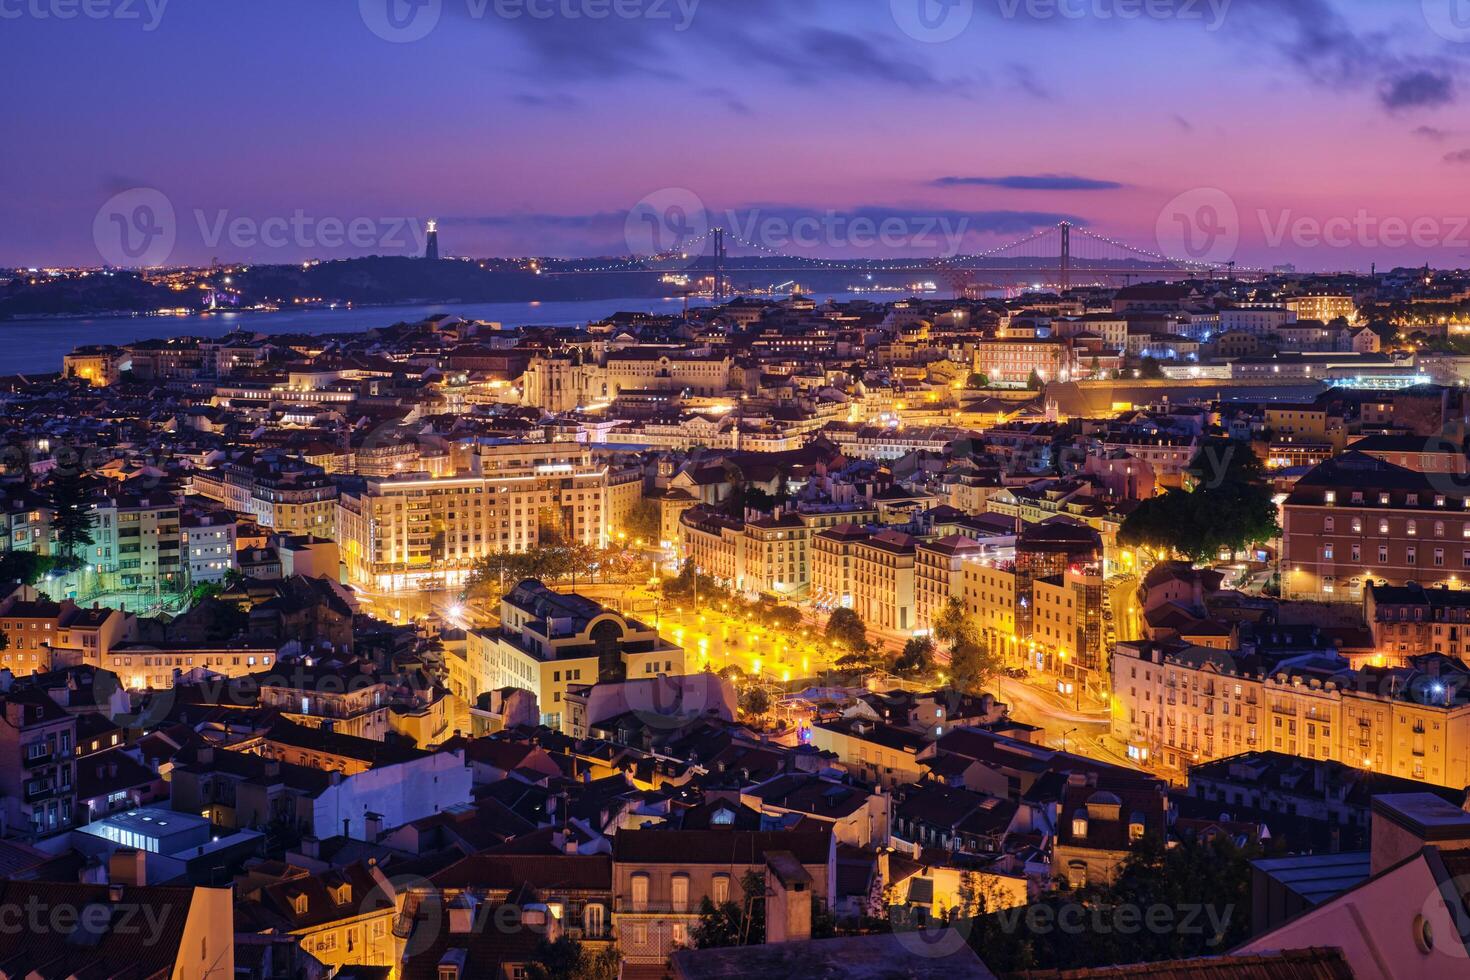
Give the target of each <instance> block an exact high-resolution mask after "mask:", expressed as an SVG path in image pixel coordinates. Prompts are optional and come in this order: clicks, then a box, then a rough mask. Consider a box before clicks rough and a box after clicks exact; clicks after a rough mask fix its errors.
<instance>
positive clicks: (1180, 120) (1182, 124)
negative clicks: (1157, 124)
mask: <svg viewBox="0 0 1470 980" xmlns="http://www.w3.org/2000/svg"><path fill="white" fill-rule="evenodd" d="M1169 118H1170V119H1172V120H1173V121H1174V125H1176V126H1178V127H1179V128H1180V129H1182V130H1184V131H1185V132H1186V133H1192V132H1194V123H1192V122H1190V121H1189V120H1188V119H1185V118H1184V117H1183V116H1181V115H1180V114H1179V113H1177V112H1172V113H1170V114H1169Z"/></svg>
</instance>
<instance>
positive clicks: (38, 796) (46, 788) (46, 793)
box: [25, 779, 57, 803]
mask: <svg viewBox="0 0 1470 980" xmlns="http://www.w3.org/2000/svg"><path fill="white" fill-rule="evenodd" d="M56 792H57V789H56V783H55V782H54V781H53V780H50V779H33V780H31V781H30V782H28V783H26V785H25V801H26V802H27V803H34V802H36V801H37V800H44V799H46V798H47V797H50V796H55V795H56Z"/></svg>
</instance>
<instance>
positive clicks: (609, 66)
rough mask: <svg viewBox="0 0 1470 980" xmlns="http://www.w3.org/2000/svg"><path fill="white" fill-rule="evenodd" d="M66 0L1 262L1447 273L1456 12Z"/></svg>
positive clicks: (1041, 3) (2, 151) (52, 37)
mask: <svg viewBox="0 0 1470 980" xmlns="http://www.w3.org/2000/svg"><path fill="white" fill-rule="evenodd" d="M88 2H90V3H92V4H93V5H94V7H93V10H94V12H98V13H111V14H116V16H105V17H95V18H94V17H88V16H86V15H85V14H81V13H79V14H78V15H77V16H75V17H73V18H69V19H62V18H60V17H59V16H57V15H58V14H60V13H64V12H67V11H69V10H70V9H71V5H72V4H79V3H80V0H0V64H3V65H4V66H5V68H4V70H3V77H5V78H7V79H8V80H9V82H10V84H9V85H8V86H7V89H8V94H9V95H10V98H9V99H8V100H7V112H6V116H7V118H6V122H5V131H6V135H5V138H4V139H3V140H0V179H3V181H4V188H5V193H4V194H3V195H0V228H3V229H4V231H3V233H0V264H16V265H44V264H61V263H78V264H100V263H101V262H102V261H103V259H104V258H110V259H112V260H113V261H117V258H116V256H117V244H118V242H117V241H116V236H117V235H120V234H122V233H123V231H124V230H129V231H131V230H132V229H130V228H129V225H130V224H132V223H135V222H141V224H138V225H137V229H136V233H137V234H143V233H145V232H146V233H148V234H150V235H152V234H153V233H154V232H157V231H159V230H160V229H164V230H167V231H168V233H169V234H168V235H167V237H166V238H164V239H160V240H161V241H163V242H164V246H160V248H162V251H159V249H154V250H153V251H152V252H144V251H142V250H141V249H140V251H138V252H137V253H136V254H139V255H144V256H145V258H144V259H143V260H142V261H158V260H162V261H168V262H175V263H177V262H207V261H209V260H210V259H211V258H212V257H216V256H217V257H219V258H221V259H224V260H227V261H228V260H250V261H260V262H287V261H300V260H302V259H304V258H309V257H323V258H325V257H336V256H343V255H351V254H365V253H372V252H382V253H396V254H411V253H414V252H416V251H418V249H419V247H420V246H419V239H418V233H419V230H420V229H419V228H418V222H419V221H421V220H422V219H424V218H428V217H437V218H438V219H439V220H440V227H441V241H442V248H443V251H444V252H445V253H446V254H456V255H476V256H485V255H530V254H550V255H615V254H627V253H628V252H629V251H630V249H631V250H634V251H643V250H646V248H644V246H646V244H647V240H648V239H649V235H650V231H649V228H648V227H647V226H645V225H643V224H641V223H640V221H639V220H638V217H637V214H638V212H637V211H636V209H638V208H639V207H640V202H647V203H646V204H645V205H644V206H645V207H647V206H650V205H651V207H652V209H653V211H654V213H656V214H657V215H658V217H659V219H660V220H663V221H672V223H675V224H680V223H679V221H678V216H679V215H681V214H682V215H683V216H684V218H683V222H682V224H680V227H683V228H687V229H688V230H689V231H690V233H697V232H698V231H699V230H702V228H704V227H706V226H708V225H709V224H711V223H714V224H720V225H726V226H730V227H734V228H736V229H737V234H740V236H741V237H747V238H753V239H755V240H757V241H758V242H760V243H761V244H763V245H765V246H767V247H769V248H774V249H775V250H777V251H781V252H794V253H797V254H806V255H819V256H850V255H888V254H897V255H933V254H943V253H945V252H953V251H954V250H956V249H959V250H962V251H964V252H973V251H978V250H982V249H986V248H990V247H993V246H995V245H998V244H1001V243H1004V242H1006V241H1010V240H1012V239H1015V238H1019V237H1021V236H1023V235H1025V234H1027V233H1028V232H1030V231H1031V230H1033V229H1039V228H1042V227H1044V226H1046V225H1048V224H1051V223H1054V222H1055V221H1058V220H1061V219H1063V218H1067V219H1070V220H1072V221H1074V222H1076V223H1078V224H1079V225H1082V226H1085V227H1087V228H1089V229H1091V230H1094V231H1097V232H1100V233H1103V234H1106V235H1109V236H1112V237H1114V238H1117V239H1121V240H1124V241H1127V242H1129V243H1131V244H1134V245H1137V246H1140V247H1144V248H1148V249H1152V250H1158V251H1164V252H1167V253H1168V254H1170V255H1175V256H1179V257H1189V256H1191V255H1192V256H1196V257H1202V258H1207V259H1210V260H1212V261H1215V260H1223V259H1225V258H1235V259H1237V260H1238V261H1240V262H1241V263H1242V264H1252V265H1268V266H1269V265H1276V264H1279V263H1286V262H1291V263H1295V264H1297V265H1298V266H1299V267H1301V268H1303V269H1346V268H1366V267H1367V265H1368V263H1369V262H1373V261H1376V262H1378V263H1379V265H1380V267H1382V266H1386V265H1391V264H1419V263H1423V262H1426V261H1427V262H1432V263H1435V264H1437V265H1441V266H1455V265H1458V266H1470V220H1467V219H1470V194H1467V193H1466V191H1465V188H1466V187H1467V183H1470V116H1467V114H1466V111H1465V108H1466V107H1465V102H1466V100H1467V99H1470V88H1467V85H1470V77H1467V75H1470V16H1467V18H1466V20H1465V21H1464V23H1465V24H1466V27H1465V28H1464V29H1463V30H1462V29H1460V28H1458V27H1457V26H1456V25H1457V23H1459V21H1456V20H1454V19H1452V17H1451V14H1452V13H1453V10H1452V9H1451V8H1452V7H1455V6H1456V5H1463V6H1464V7H1466V8H1467V9H1466V13H1467V15H1470V3H1463V4H1462V0H1423V3H1422V4H1421V0H1392V2H1385V0H1232V2H1229V3H1226V2H1225V0H1214V3H1213V5H1212V4H1211V2H1210V0H1175V2H1172V3H1171V2H1170V0H1152V9H1154V10H1156V11H1157V12H1160V13H1168V12H1170V11H1172V12H1173V16H1167V17H1149V16H1146V15H1145V16H1142V17H1124V16H1122V15H1124V14H1127V13H1129V12H1131V11H1134V10H1145V11H1146V10H1148V9H1150V4H1149V2H1148V0H973V3H966V2H964V0H893V2H892V3H890V2H889V0H700V2H698V3H696V2H695V0H412V2H411V0H361V2H358V0H208V2H199V0H171V2H165V0H151V3H152V6H151V7H150V6H149V2H148V0H88ZM946 2H948V3H951V4H953V6H952V7H946V6H945V4H946ZM681 3H682V6H681ZM108 4H112V6H111V7H109V6H108ZM160 4H162V8H161V10H160ZM390 5H391V6H392V7H393V11H396V14H397V19H390V16H389V14H390V12H393V11H390ZM691 8H692V9H691ZM921 8H924V9H921ZM619 10H621V11H622V12H623V13H624V14H637V15H639V16H618V15H617V13H616V11H619ZM603 11H609V12H613V13H612V14H611V16H607V17H604V18H596V17H595V16H594V15H596V14H598V13H601V12H603ZM568 13H574V14H577V15H578V16H568ZM43 14H44V15H45V16H41V15H43ZM533 14H535V15H538V16H533ZM546 14H549V15H550V16H539V15H546ZM691 14H692V16H691ZM951 34H953V35H954V36H953V37H948V38H947V39H946V37H947V36H948V35H951ZM380 35H385V36H386V37H385V36H380ZM417 35H422V36H421V37H419V36H417ZM388 38H391V39H388ZM139 189H144V190H139ZM150 192H156V193H150ZM118 195H121V196H118ZM159 195H161V198H160V197H159ZM160 199H161V200H162V201H164V202H166V208H161V207H159V206H158V201H159V200H160ZM140 202H143V203H147V204H148V206H149V208H150V210H149V211H147V212H146V213H145V214H142V215H141V217H140V214H139V211H138V205H139V203H140ZM674 208H681V209H682V210H673V209H674ZM695 209H698V210H699V211H700V212H707V213H694V214H691V211H693V210H695ZM169 210H171V211H172V212H173V214H172V219H171V220H170V218H169V216H168V214H167V211H169ZM630 211H633V212H634V213H635V217H634V220H633V221H632V222H629V221H628V215H629V213H630ZM671 215H673V219H671V218H670V216H671ZM407 219H412V220H413V223H414V225H413V227H412V228H410V227H409V226H408V225H406V224H405V221H406V220H407ZM119 222H121V224H119ZM630 228H631V229H632V230H631V232H630V231H629V229H630ZM884 228H886V229H887V231H888V232H889V233H888V234H886V235H884V236H882V237H881V238H877V239H874V237H873V236H872V235H871V234H870V232H872V231H877V230H882V229H884ZM675 230H677V229H675ZM661 231H668V229H661ZM675 240H677V239H675ZM170 242H171V247H166V246H168V245H169V243H170ZM664 243H665V244H667V243H668V242H667V240H665V242H664ZM732 251H735V252H737V253H741V254H744V253H746V252H748V249H746V248H744V247H739V248H734V249H732ZM128 254H134V253H128ZM127 264H132V263H127Z"/></svg>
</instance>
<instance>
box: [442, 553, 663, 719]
mask: <svg viewBox="0 0 1470 980" xmlns="http://www.w3.org/2000/svg"><path fill="white" fill-rule="evenodd" d="M500 623H501V625H500V627H499V628H498V629H488V630H471V631H470V634H469V638H468V644H467V648H466V657H467V661H468V666H469V673H470V693H471V695H472V696H473V697H476V698H478V697H479V695H480V694H481V693H483V692H485V691H494V690H498V689H500V688H505V687H517V688H521V689H522V690H526V691H530V692H531V693H532V694H534V695H536V703H537V704H538V705H539V706H540V709H541V723H542V724H543V725H546V726H547V727H548V728H554V729H559V730H570V729H571V727H572V720H573V719H572V716H571V714H570V713H569V712H568V710H567V709H566V708H565V707H564V705H565V702H564V698H565V696H566V693H567V689H568V688H569V687H584V686H587V685H591V684H598V683H620V682H622V681H626V680H637V679H646V678H652V677H657V676H659V675H660V674H663V675H668V676H675V675H682V674H683V673H684V651H683V649H682V648H680V647H676V646H674V645H673V644H671V643H669V642H667V641H666V640H664V639H663V638H662V637H660V636H659V635H658V632H657V631H656V630H655V629H654V628H653V627H652V626H648V625H646V624H644V623H641V622H639V621H638V620H636V619H631V618H629V617H627V616H624V615H622V614H621V613H618V612H615V611H613V610H611V609H608V608H606V607H604V606H602V605H601V604H600V603H598V602H596V601H594V600H592V599H588V598H586V597H585V596H580V595H576V594H571V595H565V594H562V593H559V592H553V591H551V590H550V589H548V588H547V587H546V586H545V585H542V584H541V583H540V582H537V581H535V580H534V579H530V580H527V581H525V582H522V583H520V584H519V585H517V586H516V587H515V588H513V589H511V590H510V591H509V592H508V593H506V595H505V596H504V598H502V599H501V601H500Z"/></svg>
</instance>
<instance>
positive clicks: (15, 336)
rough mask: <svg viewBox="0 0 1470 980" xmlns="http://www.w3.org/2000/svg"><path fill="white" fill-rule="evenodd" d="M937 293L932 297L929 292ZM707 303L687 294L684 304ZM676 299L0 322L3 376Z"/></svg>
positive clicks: (678, 303) (538, 320)
mask: <svg viewBox="0 0 1470 980" xmlns="http://www.w3.org/2000/svg"><path fill="white" fill-rule="evenodd" d="M930 295H935V294H930ZM902 296H903V294H902V293H867V294H862V295H861V296H859V295H858V294H856V293H816V294H814V295H813V296H812V298H813V299H816V300H817V301H819V302H820V301H823V300H827V299H836V300H838V301H842V300H848V299H857V298H863V299H871V300H873V301H874V302H885V301H888V302H891V301H894V300H897V299H900V298H902ZM710 303H711V300H708V299H697V298H691V299H690V300H689V305H690V306H691V307H693V306H708V305H710ZM683 307H684V300H683V299H682V298H678V297H670V298H667V299H650V298H649V297H646V296H640V297H637V298H633V299H628V298H622V299H596V300H558V301H555V302H546V303H463V304H443V303H437V304H434V303H431V304H424V305H416V306H357V307H353V308H351V309H346V308H340V309H332V310H328V309H311V310H280V311H278V312H274V313H252V312H244V313H236V312H218V313H206V314H195V315H192V316H112V317H91V318H75V319H60V318H52V319H41V320H9V321H3V322H0V342H3V346H0V375H9V374H41V373H47V372H51V371H60V370H61V359H62V357H63V356H64V355H66V354H67V353H69V352H70V351H71V350H73V349H74V348H76V347H80V346H82V345H83V344H126V343H132V342H133V341H138V340H149V339H153V338H162V337H223V336H224V335H225V334H228V333H230V332H232V331H235V330H249V331H252V332H255V333H265V334H284V333H305V334H321V333H351V332H355V331H360V330H371V329H372V328H374V327H386V326H389V325H390V324H394V323H399V322H407V323H416V322H418V321H420V320H423V319H424V318H426V317H429V316H432V315H433V314H435V313H452V314H455V315H456V316H462V317H465V318H466V319H475V320H488V321H492V322H496V323H502V324H504V325H505V326H507V327H523V326H576V325H581V324H585V323H588V322H590V321H593V320H597V319H599V318H601V317H605V316H608V315H609V314H612V313H617V312H620V311H631V312H647V313H677V312H679V311H680V310H681V309H683Z"/></svg>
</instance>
